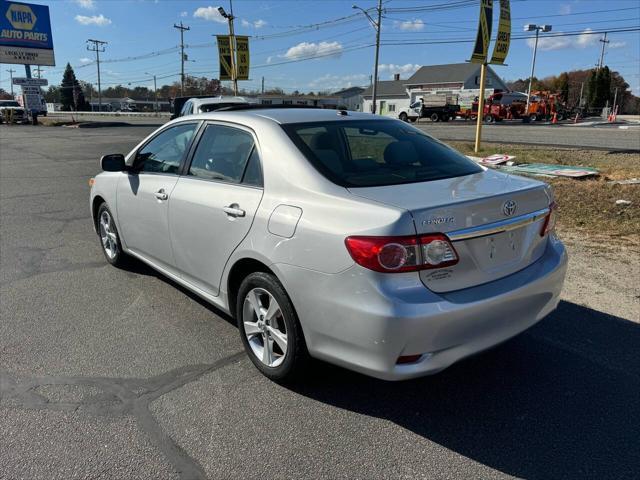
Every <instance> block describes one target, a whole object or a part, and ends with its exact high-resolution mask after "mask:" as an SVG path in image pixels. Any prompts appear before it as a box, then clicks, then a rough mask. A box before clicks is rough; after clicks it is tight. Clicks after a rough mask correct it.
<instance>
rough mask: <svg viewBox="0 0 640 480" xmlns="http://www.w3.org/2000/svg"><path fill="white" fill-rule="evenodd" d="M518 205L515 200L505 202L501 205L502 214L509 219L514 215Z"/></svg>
mask: <svg viewBox="0 0 640 480" xmlns="http://www.w3.org/2000/svg"><path fill="white" fill-rule="evenodd" d="M517 208H518V205H517V204H516V202H515V200H507V201H506V202H504V203H503V204H502V213H504V214H505V215H506V216H507V217H510V216H511V215H513V214H514V213H516V209H517Z"/></svg>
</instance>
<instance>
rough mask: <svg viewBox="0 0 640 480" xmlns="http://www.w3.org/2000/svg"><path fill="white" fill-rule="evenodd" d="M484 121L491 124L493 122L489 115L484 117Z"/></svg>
mask: <svg viewBox="0 0 640 480" xmlns="http://www.w3.org/2000/svg"><path fill="white" fill-rule="evenodd" d="M484 121H485V122H487V123H492V122H493V115H491V114H487V115H485V117H484Z"/></svg>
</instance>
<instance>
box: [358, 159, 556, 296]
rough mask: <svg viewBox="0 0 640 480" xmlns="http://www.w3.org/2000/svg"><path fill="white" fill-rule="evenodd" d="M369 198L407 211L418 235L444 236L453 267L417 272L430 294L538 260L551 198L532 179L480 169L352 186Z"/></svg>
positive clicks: (475, 282)
mask: <svg viewBox="0 0 640 480" xmlns="http://www.w3.org/2000/svg"><path fill="white" fill-rule="evenodd" d="M349 191H350V192H351V193H352V194H354V195H358V196H360V197H364V198H367V199H369V200H372V201H375V202H378V203H383V204H387V205H392V206H395V207H399V208H404V209H406V210H409V211H410V212H411V214H412V215H413V218H414V222H415V226H416V231H417V233H418V234H425V233H433V232H439V233H445V234H447V235H448V236H449V237H450V238H451V240H452V244H453V246H454V248H455V249H456V252H457V254H458V257H459V262H458V263H457V264H456V265H453V266H451V267H446V268H439V269H433V270H422V271H421V272H420V278H421V280H422V281H423V283H424V284H425V285H426V286H427V287H428V288H429V289H430V290H432V291H434V292H439V293H440V292H449V291H453V290H460V289H463V288H468V287H472V286H475V285H480V284H483V283H487V282H491V281H493V280H497V279H499V278H502V277H505V276H507V275H511V274H512V273H515V272H517V271H519V270H522V269H523V268H525V267H527V266H528V265H530V264H531V263H533V262H535V261H536V260H538V259H539V258H540V257H541V256H542V254H543V253H544V249H545V245H546V237H541V236H540V230H541V228H542V224H543V222H544V214H545V212H546V211H547V209H548V207H549V204H550V203H551V198H550V195H549V193H548V192H547V189H546V185H545V184H544V183H542V182H539V181H537V180H532V179H528V178H523V177H518V176H515V175H507V174H503V173H500V172H496V171H494V170H485V171H483V172H480V173H476V174H473V175H465V176H462V177H454V178H449V179H443V180H435V181H430V182H422V183H410V184H404V185H389V186H383V187H366V188H351V189H349Z"/></svg>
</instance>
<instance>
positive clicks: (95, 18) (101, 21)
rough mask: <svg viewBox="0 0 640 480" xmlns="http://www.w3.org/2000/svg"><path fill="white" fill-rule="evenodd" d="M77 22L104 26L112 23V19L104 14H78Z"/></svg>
mask: <svg viewBox="0 0 640 480" xmlns="http://www.w3.org/2000/svg"><path fill="white" fill-rule="evenodd" d="M75 19H76V22H78V23H80V24H82V25H97V26H98V27H104V26H106V25H111V20H109V19H108V18H107V17H105V16H104V15H102V14H100V15H92V16H90V17H86V16H84V15H76V16H75Z"/></svg>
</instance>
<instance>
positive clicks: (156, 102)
mask: <svg viewBox="0 0 640 480" xmlns="http://www.w3.org/2000/svg"><path fill="white" fill-rule="evenodd" d="M144 74H145V75H151V76H152V77H153V98H154V102H155V104H156V106H155V108H156V116H157V115H158V112H159V111H160V109H159V108H158V85H157V83H156V76H155V75H153V74H152V73H149V72H144Z"/></svg>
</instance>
